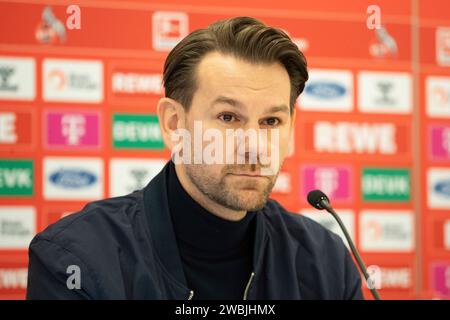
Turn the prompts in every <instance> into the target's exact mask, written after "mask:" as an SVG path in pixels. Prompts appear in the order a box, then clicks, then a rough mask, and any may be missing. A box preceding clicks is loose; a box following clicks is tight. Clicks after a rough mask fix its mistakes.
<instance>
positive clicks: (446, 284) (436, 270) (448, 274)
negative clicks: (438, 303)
mask: <svg viewBox="0 0 450 320" xmlns="http://www.w3.org/2000/svg"><path fill="white" fill-rule="evenodd" d="M431 278H432V281H431V282H432V283H431V285H432V287H433V290H434V291H435V292H436V293H437V294H440V295H443V296H445V297H450V264H445V263H438V264H434V265H433V266H432V268H431Z"/></svg>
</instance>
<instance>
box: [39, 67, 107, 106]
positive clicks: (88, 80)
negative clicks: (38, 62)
mask: <svg viewBox="0 0 450 320" xmlns="http://www.w3.org/2000/svg"><path fill="white" fill-rule="evenodd" d="M42 69H43V77H42V84H43V99H44V100H45V101H64V102H86V103H100V102H102V101H103V64H102V62H101V61H97V60H61V59H45V60H44V62H43V66H42Z"/></svg>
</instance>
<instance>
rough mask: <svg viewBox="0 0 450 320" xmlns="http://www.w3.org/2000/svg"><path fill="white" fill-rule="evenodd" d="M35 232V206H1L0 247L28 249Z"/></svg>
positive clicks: (3, 248) (5, 248) (4, 248)
mask: <svg viewBox="0 0 450 320" xmlns="http://www.w3.org/2000/svg"><path fill="white" fill-rule="evenodd" d="M35 234H36V212H35V209H34V207H28V206H0V249H2V250H15V249H28V246H29V244H30V242H31V239H33V237H34V235H35Z"/></svg>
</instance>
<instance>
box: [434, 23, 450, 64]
mask: <svg viewBox="0 0 450 320" xmlns="http://www.w3.org/2000/svg"><path fill="white" fill-rule="evenodd" d="M436 62H437V64H438V65H441V66H450V28H446V27H439V28H436Z"/></svg>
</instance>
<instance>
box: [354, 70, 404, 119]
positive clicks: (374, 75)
mask: <svg viewBox="0 0 450 320" xmlns="http://www.w3.org/2000/svg"><path fill="white" fill-rule="evenodd" d="M358 88H359V91H358V106H359V110H360V111H361V112H368V113H398V114H407V113H410V112H411V110H412V80H411V75H410V74H409V73H406V72H371V71H363V72H359V74H358Z"/></svg>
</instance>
